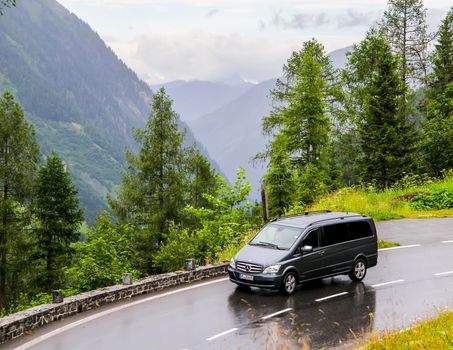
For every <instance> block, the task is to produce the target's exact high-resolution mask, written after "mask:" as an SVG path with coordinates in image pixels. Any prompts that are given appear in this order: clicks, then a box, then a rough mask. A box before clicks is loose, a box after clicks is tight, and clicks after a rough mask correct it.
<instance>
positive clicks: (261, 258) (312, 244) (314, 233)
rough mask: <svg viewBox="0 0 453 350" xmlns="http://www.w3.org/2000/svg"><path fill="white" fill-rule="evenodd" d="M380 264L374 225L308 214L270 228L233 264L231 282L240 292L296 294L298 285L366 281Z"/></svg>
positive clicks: (355, 217)
mask: <svg viewBox="0 0 453 350" xmlns="http://www.w3.org/2000/svg"><path fill="white" fill-rule="evenodd" d="M376 264H377V233H376V227H375V225H374V222H373V219H371V218H370V217H368V216H363V215H360V214H355V213H338V212H330V211H325V212H308V213H305V214H302V215H297V216H292V217H284V218H280V219H277V220H274V221H272V222H270V223H268V224H267V225H265V226H264V227H263V228H262V229H261V230H260V231H259V232H258V233H257V234H256V235H255V237H253V238H252V240H251V241H250V242H249V243H248V244H247V245H246V246H245V247H243V248H242V249H241V250H240V251H239V252H238V253H237V254H236V256H235V257H234V258H233V259H231V261H230V265H229V266H228V273H229V276H230V280H231V281H232V282H234V283H236V284H238V285H240V286H253V287H262V288H274V289H280V290H281V291H282V292H283V293H285V294H292V293H294V291H295V290H296V286H297V284H299V283H302V282H305V281H310V280H315V279H321V278H324V277H330V276H335V275H342V274H344V275H349V277H350V278H351V279H352V280H353V281H361V280H362V279H363V278H364V277H365V275H366V272H367V269H368V268H370V267H372V266H375V265H376Z"/></svg>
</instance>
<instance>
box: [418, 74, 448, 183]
mask: <svg viewBox="0 0 453 350" xmlns="http://www.w3.org/2000/svg"><path fill="white" fill-rule="evenodd" d="M423 129H424V130H423V131H424V134H423V139H422V142H421V148H422V151H423V154H424V158H425V162H426V168H427V170H428V171H429V172H430V173H431V174H432V175H434V176H439V175H441V173H442V170H444V169H452V168H453V82H452V83H450V84H449V85H447V86H446V87H445V89H444V91H443V92H442V93H441V94H439V95H438V96H437V98H436V99H434V100H431V101H430V102H429V104H428V115H427V118H426V120H425V121H424V123H423Z"/></svg>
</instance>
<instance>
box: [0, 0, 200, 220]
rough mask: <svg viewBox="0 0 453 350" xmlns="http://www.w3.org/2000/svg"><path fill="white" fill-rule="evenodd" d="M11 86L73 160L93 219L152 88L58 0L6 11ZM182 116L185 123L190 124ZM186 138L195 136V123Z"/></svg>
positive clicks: (44, 138)
mask: <svg viewBox="0 0 453 350" xmlns="http://www.w3.org/2000/svg"><path fill="white" fill-rule="evenodd" d="M4 89H10V90H12V91H13V92H14V93H15V95H16V96H17V97H18V99H19V101H20V102H21V104H22V105H23V106H24V109H25V111H26V115H27V118H28V119H29V120H31V122H32V124H33V125H34V127H35V128H36V130H37V136H38V141H39V143H40V145H41V149H42V151H43V153H49V151H50V150H52V149H54V150H56V151H57V152H58V154H59V155H60V156H62V158H63V159H64V160H65V162H66V163H67V164H68V165H69V169H70V171H71V174H72V175H73V178H74V182H75V184H76V186H77V187H78V189H79V193H80V199H81V204H82V206H83V207H85V208H86V216H87V217H88V218H89V219H91V220H92V219H93V217H94V216H95V215H96V214H97V213H98V212H99V211H100V210H102V209H104V208H106V204H105V201H104V195H105V193H106V192H110V191H112V190H113V188H114V186H115V185H117V184H119V182H120V173H121V169H122V167H123V164H124V150H125V148H126V147H127V148H130V149H136V148H137V146H136V144H135V141H134V138H133V128H138V127H143V126H144V125H145V121H146V119H147V116H148V113H149V108H150V107H149V105H150V102H151V99H152V90H151V89H150V87H149V86H148V85H147V84H146V83H144V82H143V81H142V80H140V79H139V78H138V77H137V75H136V74H135V73H134V72H133V71H132V70H131V69H129V68H128V67H127V66H126V65H125V64H124V63H123V62H122V61H121V60H120V59H119V58H118V57H117V56H116V54H115V53H114V52H113V51H112V50H111V49H110V48H109V47H107V46H106V45H105V43H104V42H103V41H102V39H101V38H100V37H99V35H98V34H96V33H95V32H94V31H93V30H92V29H91V28H90V26H89V25H88V24H86V23H85V22H83V21H81V20H80V19H79V18H78V17H77V16H75V15H74V14H72V13H70V12H69V11H68V10H66V9H65V8H64V7H63V6H61V5H60V4H59V3H58V2H56V1H55V0H33V1H18V2H17V6H16V7H15V8H12V9H10V10H9V11H8V12H7V13H5V15H4V16H1V17H0V91H3V90H4ZM185 127H186V126H185V124H181V128H182V129H183V128H185ZM186 142H187V143H188V144H192V143H194V142H195V140H194V138H193V136H192V134H191V132H190V130H188V132H187V138H186Z"/></svg>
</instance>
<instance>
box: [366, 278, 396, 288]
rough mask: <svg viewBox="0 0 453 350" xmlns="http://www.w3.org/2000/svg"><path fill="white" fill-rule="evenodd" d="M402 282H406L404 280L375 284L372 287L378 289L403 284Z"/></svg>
mask: <svg viewBox="0 0 453 350" xmlns="http://www.w3.org/2000/svg"><path fill="white" fill-rule="evenodd" d="M401 282H404V280H396V281H390V282H384V283H378V284H373V285H372V286H371V287H373V288H376V287H382V286H388V285H389V284H395V283H401Z"/></svg>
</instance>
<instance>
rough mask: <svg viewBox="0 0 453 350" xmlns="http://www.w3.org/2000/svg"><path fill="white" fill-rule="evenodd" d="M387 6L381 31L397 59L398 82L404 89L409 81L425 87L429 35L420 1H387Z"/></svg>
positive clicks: (430, 38) (424, 9)
mask: <svg viewBox="0 0 453 350" xmlns="http://www.w3.org/2000/svg"><path fill="white" fill-rule="evenodd" d="M388 5H389V7H388V9H387V11H385V13H384V19H383V21H382V23H381V27H382V29H383V30H384V32H385V34H386V37H387V39H388V41H389V43H390V45H391V47H392V52H393V54H394V55H395V56H398V57H399V58H400V61H399V64H398V70H399V73H400V78H401V80H402V81H403V83H404V84H406V85H409V84H410V82H411V81H412V82H414V81H422V82H423V83H424V84H426V82H427V73H428V62H429V61H428V45H429V42H430V41H431V40H432V34H430V33H429V32H428V25H427V23H426V8H425V7H424V6H423V0H389V1H388ZM405 94H406V93H405V92H404V93H403V96H404V95H405Z"/></svg>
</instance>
